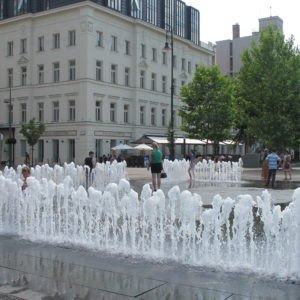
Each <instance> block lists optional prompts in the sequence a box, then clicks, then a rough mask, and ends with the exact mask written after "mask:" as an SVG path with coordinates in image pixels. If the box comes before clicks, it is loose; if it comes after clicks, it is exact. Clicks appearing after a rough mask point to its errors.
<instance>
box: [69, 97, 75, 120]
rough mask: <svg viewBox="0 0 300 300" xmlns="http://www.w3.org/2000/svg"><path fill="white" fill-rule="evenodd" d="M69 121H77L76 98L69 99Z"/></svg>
mask: <svg viewBox="0 0 300 300" xmlns="http://www.w3.org/2000/svg"><path fill="white" fill-rule="evenodd" d="M69 121H75V100H69Z"/></svg>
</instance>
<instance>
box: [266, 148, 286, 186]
mask: <svg viewBox="0 0 300 300" xmlns="http://www.w3.org/2000/svg"><path fill="white" fill-rule="evenodd" d="M291 160H292V157H291V154H290V152H289V151H285V152H284V154H283V155H281V157H279V155H278V153H277V152H276V151H275V150H272V151H271V152H270V153H269V150H268V149H265V150H264V151H263V153H262V155H261V164H262V170H261V177H262V178H264V179H266V180H267V181H266V184H265V187H268V186H269V184H270V181H271V186H272V187H274V185H275V177H276V171H277V170H278V168H279V167H280V166H282V170H283V172H284V177H285V178H284V179H285V180H288V179H290V180H291V179H292V173H291V169H292V168H291ZM288 176H289V178H288Z"/></svg>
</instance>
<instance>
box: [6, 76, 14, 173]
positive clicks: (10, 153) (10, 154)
mask: <svg viewBox="0 0 300 300" xmlns="http://www.w3.org/2000/svg"><path fill="white" fill-rule="evenodd" d="M11 85H12V82H11V80H9V99H8V101H7V100H6V101H4V103H8V163H9V166H10V167H13V165H14V162H13V151H12V150H13V134H12V105H11V102H12V101H11Z"/></svg>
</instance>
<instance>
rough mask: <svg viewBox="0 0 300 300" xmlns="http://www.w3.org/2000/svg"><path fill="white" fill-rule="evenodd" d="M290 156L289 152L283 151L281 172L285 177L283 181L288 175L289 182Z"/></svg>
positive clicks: (290, 174) (290, 175)
mask: <svg viewBox="0 0 300 300" xmlns="http://www.w3.org/2000/svg"><path fill="white" fill-rule="evenodd" d="M291 160H292V157H291V154H290V152H289V151H285V153H284V155H283V168H282V169H283V172H284V176H285V178H284V179H285V180H287V179H288V178H287V174H289V177H290V180H291V179H292V173H291Z"/></svg>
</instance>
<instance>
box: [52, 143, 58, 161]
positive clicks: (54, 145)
mask: <svg viewBox="0 0 300 300" xmlns="http://www.w3.org/2000/svg"><path fill="white" fill-rule="evenodd" d="M52 145H53V149H52V150H53V162H55V163H57V162H58V161H59V140H52Z"/></svg>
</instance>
